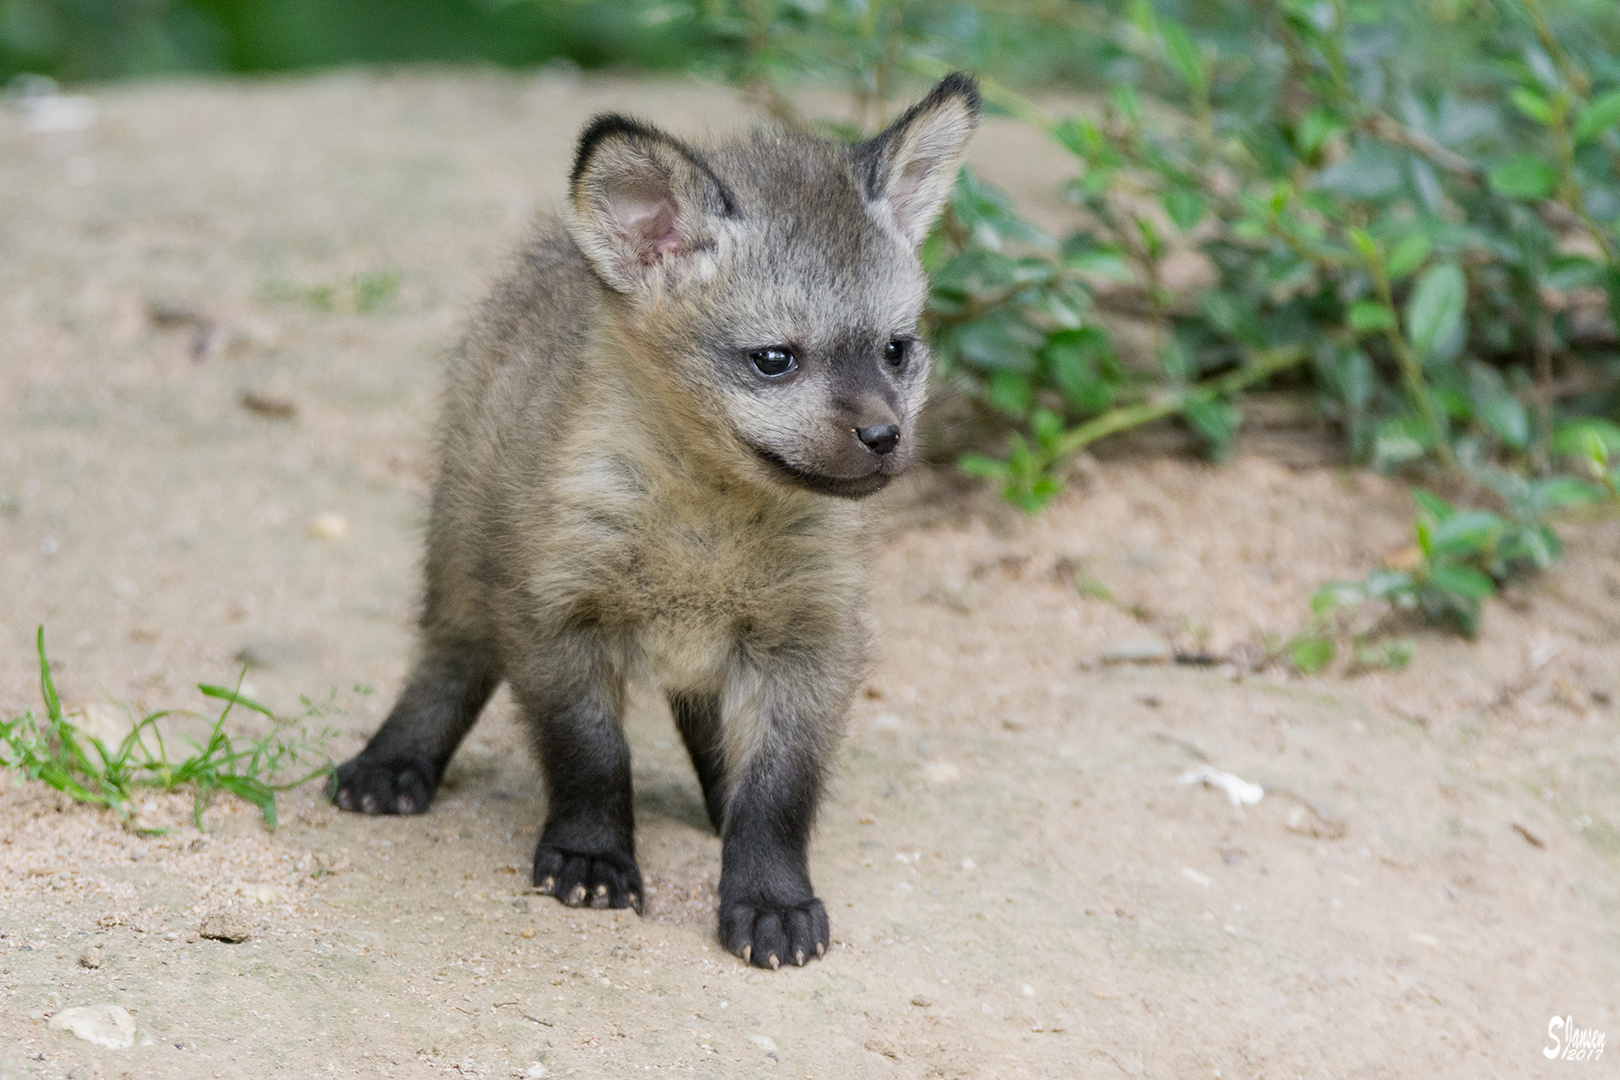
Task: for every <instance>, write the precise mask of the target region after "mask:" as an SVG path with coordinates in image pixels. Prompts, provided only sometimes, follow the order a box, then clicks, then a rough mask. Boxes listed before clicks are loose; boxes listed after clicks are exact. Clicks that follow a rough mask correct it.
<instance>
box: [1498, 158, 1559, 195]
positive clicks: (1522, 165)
mask: <svg viewBox="0 0 1620 1080" xmlns="http://www.w3.org/2000/svg"><path fill="white" fill-rule="evenodd" d="M1490 181H1491V190H1492V191H1494V192H1496V193H1497V194H1498V195H1505V196H1507V197H1508V198H1510V199H1545V198H1546V197H1547V196H1549V195H1551V194H1552V193H1553V190H1554V189H1555V188H1557V187H1558V169H1557V168H1556V167H1555V166H1554V165H1553V164H1552V163H1551V162H1547V161H1543V160H1541V159H1540V158H1538V157H1533V156H1531V155H1529V154H1520V155H1519V156H1518V157H1515V158H1512V159H1510V160H1508V161H1504V162H1502V164H1500V165H1497V166H1496V167H1494V168H1493V169H1491V171H1490Z"/></svg>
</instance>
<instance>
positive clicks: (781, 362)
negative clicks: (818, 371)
mask: <svg viewBox="0 0 1620 1080" xmlns="http://www.w3.org/2000/svg"><path fill="white" fill-rule="evenodd" d="M748 361H749V363H751V364H753V365H754V370H755V371H757V372H759V373H760V374H761V375H763V376H765V377H766V378H767V379H780V378H781V377H782V376H783V375H787V374H789V373H791V372H794V371H797V370H798V369H799V361H798V359H797V358H796V357H795V356H794V355H793V350H792V349H790V348H788V347H787V346H786V345H772V346H771V347H770V348H768V349H755V350H754V351H753V352H751V353H749V354H748Z"/></svg>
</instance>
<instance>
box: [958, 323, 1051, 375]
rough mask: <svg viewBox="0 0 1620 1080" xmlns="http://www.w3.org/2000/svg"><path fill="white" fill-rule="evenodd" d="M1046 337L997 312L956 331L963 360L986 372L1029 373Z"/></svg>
mask: <svg viewBox="0 0 1620 1080" xmlns="http://www.w3.org/2000/svg"><path fill="white" fill-rule="evenodd" d="M1043 338H1044V335H1042V334H1041V333H1040V332H1039V331H1037V330H1036V329H1035V328H1034V327H1031V326H1030V325H1029V324H1027V323H1025V322H1023V321H1022V320H1020V319H1018V318H1017V317H1016V316H1015V315H1011V314H1007V313H1003V312H1000V311H998V312H995V313H992V314H990V315H987V316H985V317H984V318H982V319H978V320H975V321H974V322H970V323H967V324H965V325H963V326H959V327H957V328H956V331H955V333H954V334H953V339H954V342H955V345H956V348H957V351H958V352H959V353H961V355H962V359H963V360H965V361H967V362H968V363H969V364H971V365H972V366H974V367H976V368H979V369H981V370H984V371H1016V372H1026V373H1027V372H1030V371H1033V370H1034V369H1035V349H1036V347H1037V346H1038V345H1040V344H1041V341H1042V339H1043Z"/></svg>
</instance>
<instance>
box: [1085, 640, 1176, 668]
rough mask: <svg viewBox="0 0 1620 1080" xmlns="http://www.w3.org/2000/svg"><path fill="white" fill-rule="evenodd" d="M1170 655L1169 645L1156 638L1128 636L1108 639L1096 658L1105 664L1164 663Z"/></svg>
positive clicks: (1167, 661) (1168, 659)
mask: <svg viewBox="0 0 1620 1080" xmlns="http://www.w3.org/2000/svg"><path fill="white" fill-rule="evenodd" d="M1172 655H1173V654H1172V652H1171V649H1170V645H1169V644H1168V643H1167V642H1164V641H1160V640H1159V639H1158V638H1129V639H1125V640H1121V641H1110V642H1109V643H1108V644H1107V645H1104V646H1103V650H1102V652H1100V653H1098V654H1097V659H1098V660H1101V661H1102V662H1103V663H1105V664H1165V663H1169V661H1170V658H1171V656H1172Z"/></svg>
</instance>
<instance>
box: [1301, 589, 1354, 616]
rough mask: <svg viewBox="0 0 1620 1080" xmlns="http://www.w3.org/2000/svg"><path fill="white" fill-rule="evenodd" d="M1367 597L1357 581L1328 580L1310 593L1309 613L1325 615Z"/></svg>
mask: <svg viewBox="0 0 1620 1080" xmlns="http://www.w3.org/2000/svg"><path fill="white" fill-rule="evenodd" d="M1365 599H1367V590H1366V589H1365V588H1363V587H1362V585H1361V582H1359V581H1330V582H1328V583H1327V584H1326V585H1323V586H1322V587H1321V588H1320V589H1317V590H1316V591H1315V592H1314V593H1312V594H1311V614H1313V615H1326V614H1328V613H1329V612H1332V611H1337V610H1338V609H1339V608H1347V607H1355V606H1356V605H1357V604H1359V603H1361V602H1362V601H1363V600H1365Z"/></svg>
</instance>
